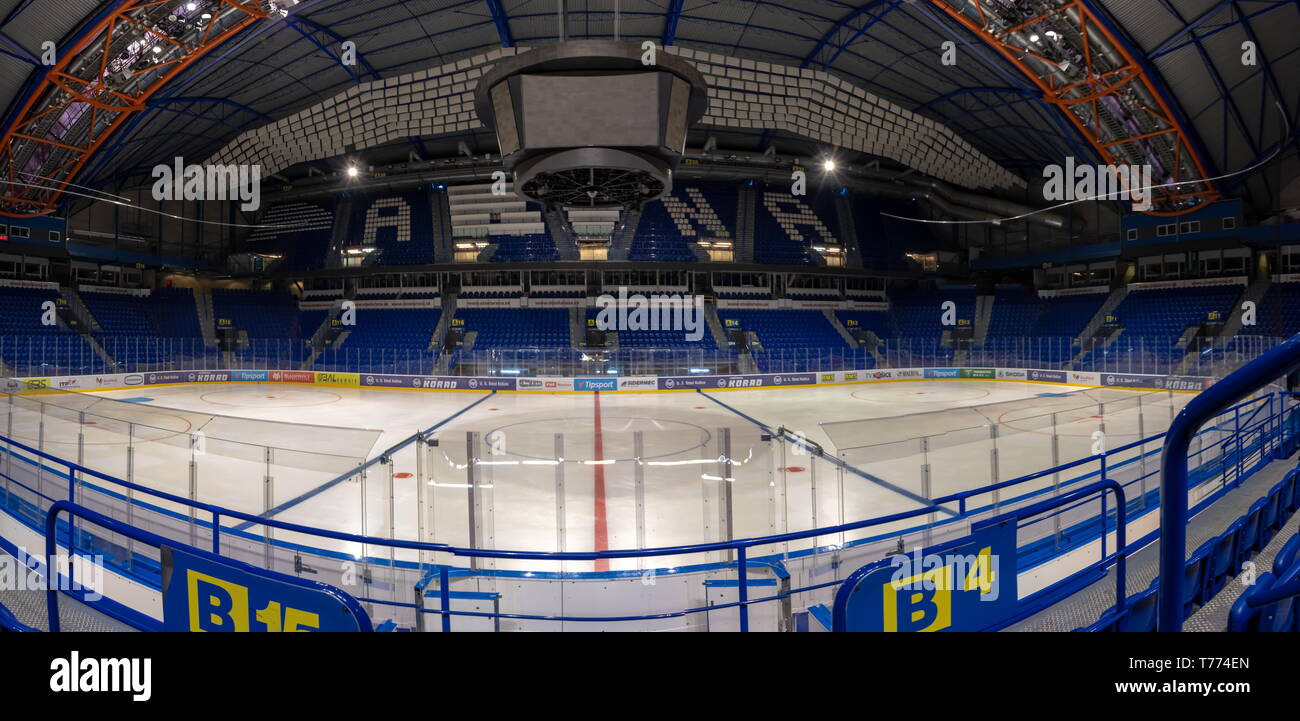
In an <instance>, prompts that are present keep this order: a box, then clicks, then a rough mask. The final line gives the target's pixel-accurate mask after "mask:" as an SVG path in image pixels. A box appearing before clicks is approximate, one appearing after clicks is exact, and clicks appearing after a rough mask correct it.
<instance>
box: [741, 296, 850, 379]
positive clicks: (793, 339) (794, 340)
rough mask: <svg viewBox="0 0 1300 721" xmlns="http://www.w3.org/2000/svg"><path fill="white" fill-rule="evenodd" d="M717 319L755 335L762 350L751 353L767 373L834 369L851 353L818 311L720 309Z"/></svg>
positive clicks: (837, 333)
mask: <svg viewBox="0 0 1300 721" xmlns="http://www.w3.org/2000/svg"><path fill="white" fill-rule="evenodd" d="M718 317H719V318H721V319H722V321H723V323H724V325H726V326H727V327H729V328H735V327H739V328H740V329H741V330H744V331H746V332H753V333H754V335H755V337H756V338H757V341H758V344H759V345H760V346H761V347H762V349H761V350H751V352H752V353H753V356H754V361H755V362H756V363H757V364H758V367H759V369H760V370H762V371H764V372H780V373H791V372H796V371H807V370H818V369H834V368H836V367H837V366H838V365H839V364H841V363H842V362H843V356H844V354H845V353H846V352H847V351H849V350H850V347H849V345H848V343H847V342H846V341H845V340H844V338H843V336H841V335H840V334H839V331H837V330H835V327H834V326H832V325H831V323H830V321H828V320H826V316H824V315H823V314H822V312H821V311H819V310H748V309H745V310H738V309H720V310H719V311H718ZM837 351H838V352H837Z"/></svg>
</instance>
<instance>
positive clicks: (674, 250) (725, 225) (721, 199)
mask: <svg viewBox="0 0 1300 721" xmlns="http://www.w3.org/2000/svg"><path fill="white" fill-rule="evenodd" d="M737 197H738V195H737V191H736V187H735V186H732V185H723V184H715V183H700V184H696V185H687V186H678V187H675V188H673V191H672V193H670V194H669V195H667V196H665V197H663V198H662V199H660V200H657V201H653V202H650V203H647V204H646V205H645V207H644V208H643V209H642V211H641V221H640V224H639V225H638V226H637V231H636V235H635V236H634V237H633V239H632V245H631V248H629V250H628V259H629V260H640V261H659V262H673V263H689V262H693V261H695V260H696V258H695V253H694V251H692V250H691V247H690V243H691V242H692V241H699V240H707V239H713V238H718V239H722V240H733V241H734V239H735V237H736V209H737Z"/></svg>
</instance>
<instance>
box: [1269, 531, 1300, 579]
mask: <svg viewBox="0 0 1300 721" xmlns="http://www.w3.org/2000/svg"><path fill="white" fill-rule="evenodd" d="M1297 560H1300V533H1297V534H1295V535H1294V536H1292V537H1291V540H1289V541H1287V542H1286V545H1284V546H1282V550H1281V551H1278V552H1277V557H1276V558H1274V559H1273V573H1276V574H1277V575H1279V576H1280V575H1282V572H1283V571H1285V570H1286V569H1288V568H1290V567H1291V566H1292V565H1294V564H1295V562H1296V561H1297Z"/></svg>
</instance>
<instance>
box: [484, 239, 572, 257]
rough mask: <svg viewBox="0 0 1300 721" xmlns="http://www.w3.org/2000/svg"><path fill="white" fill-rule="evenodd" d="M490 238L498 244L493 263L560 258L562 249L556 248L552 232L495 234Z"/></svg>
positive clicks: (493, 255)
mask: <svg viewBox="0 0 1300 721" xmlns="http://www.w3.org/2000/svg"><path fill="white" fill-rule="evenodd" d="M490 240H491V241H492V242H493V243H496V244H497V250H496V252H495V253H493V254H492V262H493V263H532V262H539V261H555V260H559V259H560V251H559V250H557V249H556V248H555V239H554V238H552V237H551V235H550V233H534V234H530V235H494V236H492V237H491V238H490Z"/></svg>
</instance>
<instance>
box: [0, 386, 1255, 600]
mask: <svg viewBox="0 0 1300 721" xmlns="http://www.w3.org/2000/svg"><path fill="white" fill-rule="evenodd" d="M1270 397H1271V396H1270ZM1267 400H1268V397H1259V398H1255V399H1252V400H1249V401H1246V402H1244V403H1241V404H1239V406H1238V407H1243V408H1244V407H1246V406H1249V405H1252V404H1256V403H1260V402H1261V401H1267ZM1232 410H1233V409H1231V408H1229V409H1227V410H1225V411H1222V412H1223V413H1230V412H1231V411H1232ZM1270 415H1271V414H1270ZM1268 422H1269V421H1267V420H1265V421H1262V422H1261V425H1262V424H1265V423H1268ZM1244 430H1245V429H1238V432H1239V433H1240V432H1243V431H1244ZM1163 435H1164V434H1156V435H1153V436H1150V437H1148V438H1146V439H1142V440H1139V441H1135V442H1132V443H1129V444H1125V445H1124V446H1121V447H1119V448H1116V449H1113V450H1110V451H1108V452H1107V453H1105V454H1100V455H1098V456H1090V457H1088V458H1085V459H1078V460H1076V461H1073V462H1070V463H1067V464H1063V465H1062V466H1059V467H1058V468H1057V469H1055V470H1063V469H1066V468H1071V467H1075V466H1077V465H1081V464H1084V463H1088V462H1090V461H1093V462H1095V461H1097V460H1099V459H1100V458H1103V457H1105V456H1114V455H1115V454H1116V453H1118V452H1120V451H1121V450H1125V449H1129V448H1133V447H1137V446H1139V445H1141V444H1144V443H1150V442H1152V441H1154V440H1157V439H1159V438H1160V437H1162V436H1163ZM0 440H3V441H6V442H7V443H9V444H10V445H11V446H12V447H13V448H14V449H18V450H22V451H25V452H26V453H29V454H31V455H33V456H35V457H37V458H41V459H48V460H50V461H53V462H54V463H56V464H59V465H62V466H65V467H67V468H68V469H69V470H70V472H71V473H70V475H73V476H75V477H76V480H75V483H81V484H84V483H85V482H86V481H85V479H87V478H98V479H102V480H104V481H108V482H110V483H113V484H115V485H119V486H122V487H124V488H131V489H134V490H137V491H139V492H141V493H144V494H146V495H152V496H155V497H158V498H161V499H165V500H169V501H174V502H176V503H178V504H181V505H186V506H189V507H191V508H195V509H199V510H203V511H207V512H209V513H211V514H212V521H211V523H212V529H213V549H214V551H215V550H218V549H219V548H220V545H219V540H218V539H219V536H218V533H219V529H220V525H219V523H220V520H221V518H222V517H223V516H224V517H227V518H236V519H239V520H243V521H248V522H252V523H256V524H260V525H263V526H266V527H269V528H278V529H282V530H288V531H296V532H300V533H304V534H307V535H314V536H319V537H323V538H331V539H336V540H345V541H353V542H358V543H364V544H368V545H377V546H389V547H393V548H406V549H414V550H424V551H436V552H447V553H451V554H453V555H457V556H465V557H491V558H515V559H535V560H561V559H568V560H593V559H597V558H624V557H638V556H646V557H650V556H666V555H673V554H678V553H683V554H689V553H700V552H706V551H716V550H727V549H734V550H738V551H739V550H741V549H748V548H752V547H754V546H758V545H762V544H765V543H775V542H781V541H789V540H797V539H806V538H811V537H815V536H819V535H830V534H834V533H837V532H844V531H849V530H856V529H860V528H868V527H872V526H877V525H880V524H884V523H888V522H892V521H898V520H903V519H907V518H913V517H918V516H921V515H924V514H927V513H930V512H932V511H933V510H934V506H937V505H939V504H943V503H951V502H954V501H955V502H957V503H958V504H959V506H960V511H959V515H958V517H964V516H966V515H967V513H968V512H969V510H968V508H967V504H966V501H967V499H968V498H970V497H972V496H976V495H979V494H982V493H987V492H989V491H990V490H991V489H992V488H1003V487H1008V486H1012V485H1015V484H1017V483H1023V482H1025V481H1027V480H1030V479H1033V478H1040V477H1042V476H1044V475H1047V474H1050V473H1051V472H1052V470H1053V469H1048V470H1046V471H1038V472H1035V473H1031V474H1028V475H1026V476H1022V477H1020V478H1018V479H1012V480H1010V481H1004V482H1002V483H998V484H994V485H993V486H988V487H983V488H978V489H970V490H967V491H962V492H958V493H954V494H951V495H948V496H944V497H941V498H936V499H933V500H932V504H933V505H932V506H931V507H928V508H926V507H922V508H917V509H913V510H911V511H908V512H902V513H897V514H892V515H889V516H885V517H880V518H875V519H867V520H862V521H856V522H853V523H847V524H843V525H840V526H832V527H825V528H821V529H809V530H805V531H798V532H793V533H787V534H780V535H776V536H769V537H755V538H742V539H735V540H731V541H723V542H715V543H706V544H696V545H686V546H675V547H666V548H657V549H626V550H616V551H601V552H568V553H557V552H545V551H494V550H481V549H465V548H457V547H453V546H448V545H446V544H437V543H427V542H419V541H402V540H396V539H388V538H379V537H371V536H359V535H356V534H351V533H345V532H338V531H328V530H325V529H319V528H313V527H310V526H303V525H299V524H293V523H287V522H284V521H278V520H274V519H266V518H262V517H259V516H257V515H254V514H247V513H241V512H238V511H234V510H232V509H226V508H222V507H219V506H214V505H212V504H208V503H203V502H200V501H194V500H191V499H188V498H183V497H180V496H176V495H173V494H169V493H166V492H162V491H158V490H155V489H151V488H147V487H144V486H140V485H137V484H135V483H131V482H129V481H123V480H121V479H118V478H115V477H113V476H110V475H108V474H105V473H102V472H98V471H95V470H92V469H89V468H86V467H85V466H82V465H80V464H77V463H75V462H71V461H67V460H64V459H62V458H59V457H57V456H54V455H51V454H49V453H46V452H42V451H39V450H37V449H35V448H32V447H30V446H27V445H25V444H23V443H21V442H18V441H12V440H9V439H3V438H0ZM1089 475H1092V474H1089ZM1080 480H1081V479H1080ZM20 485H21V484H20ZM1030 495H1033V494H1030ZM47 500H51V501H52V500H53V499H48V498H47ZM742 568H743V567H742ZM823 585H828V586H829V585H835V584H834V583H829V584H823ZM805 590H806V589H805ZM773 598H775V597H773ZM768 600H771V599H767V598H764V599H747V602H748V603H749V604H752V603H758V602H763V601H768ZM728 605H739V606H741V607H742V608H744V606H745V605H747V604H745V603H740V604H728ZM450 613H452V614H464V615H480V614H472V613H468V612H455V611H453V612H450ZM483 615H491V614H483ZM501 616H502V617H512V616H509V615H507V614H501ZM520 617H521V618H522V617H524V616H520ZM584 620H586V619H584ZM590 620H618V619H590ZM444 622H445V617H444Z"/></svg>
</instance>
